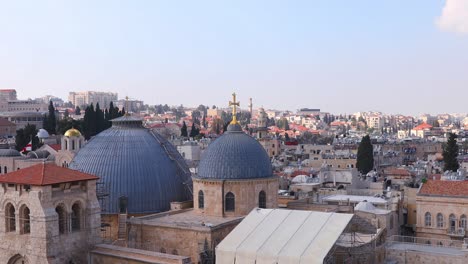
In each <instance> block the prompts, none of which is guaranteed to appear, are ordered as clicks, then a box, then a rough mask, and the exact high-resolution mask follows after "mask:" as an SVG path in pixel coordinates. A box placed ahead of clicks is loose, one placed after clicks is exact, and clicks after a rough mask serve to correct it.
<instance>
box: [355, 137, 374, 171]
mask: <svg viewBox="0 0 468 264" xmlns="http://www.w3.org/2000/svg"><path fill="white" fill-rule="evenodd" d="M356 168H357V169H358V171H359V172H360V173H362V174H367V173H368V172H369V171H371V170H372V169H373V168H374V149H373V147H372V143H371V140H370V137H369V135H366V136H364V137H363V138H362V140H361V143H359V147H358V152H357V161H356Z"/></svg>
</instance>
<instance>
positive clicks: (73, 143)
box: [71, 140, 75, 150]
mask: <svg viewBox="0 0 468 264" xmlns="http://www.w3.org/2000/svg"><path fill="white" fill-rule="evenodd" d="M71 143H72V144H71V145H72V147H71V149H72V150H75V140H72V142H71Z"/></svg>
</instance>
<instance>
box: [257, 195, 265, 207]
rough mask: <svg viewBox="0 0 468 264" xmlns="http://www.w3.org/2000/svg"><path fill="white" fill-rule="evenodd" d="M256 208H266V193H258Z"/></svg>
mask: <svg viewBox="0 0 468 264" xmlns="http://www.w3.org/2000/svg"><path fill="white" fill-rule="evenodd" d="M258 207H259V208H266V193H265V192H264V191H260V193H259V194H258Z"/></svg>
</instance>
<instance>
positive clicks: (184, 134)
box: [180, 121, 188, 137]
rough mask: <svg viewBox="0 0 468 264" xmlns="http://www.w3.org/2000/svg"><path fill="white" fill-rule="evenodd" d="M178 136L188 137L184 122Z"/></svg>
mask: <svg viewBox="0 0 468 264" xmlns="http://www.w3.org/2000/svg"><path fill="white" fill-rule="evenodd" d="M180 136H181V137H188V132H187V124H185V121H184V123H183V124H182V128H181V129H180Z"/></svg>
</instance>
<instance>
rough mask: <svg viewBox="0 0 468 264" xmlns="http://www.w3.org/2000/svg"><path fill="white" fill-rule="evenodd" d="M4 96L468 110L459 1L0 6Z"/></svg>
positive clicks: (463, 10)
mask: <svg viewBox="0 0 468 264" xmlns="http://www.w3.org/2000/svg"><path fill="white" fill-rule="evenodd" d="M0 6H1V8H0V88H12V89H16V90H17V92H18V97H19V98H21V99H25V98H36V97H41V96H44V95H48V94H51V95H56V96H58V97H61V98H63V99H67V96H68V92H70V91H87V90H96V91H113V92H117V93H118V94H119V97H120V98H124V97H125V96H129V97H130V98H134V99H141V100H143V101H144V102H145V103H148V104H161V103H162V104H166V103H167V104H169V105H180V104H183V105H184V106H198V105H199V104H204V105H210V106H211V105H217V106H220V107H223V106H227V103H228V101H229V100H230V99H231V94H232V92H236V93H237V94H238V99H239V100H240V102H241V108H246V107H247V104H248V99H249V98H250V97H251V98H253V104H254V108H256V107H259V106H263V107H265V108H275V109H289V110H296V109H299V108H302V107H309V108H320V109H322V111H327V112H332V113H354V112H358V111H371V110H372V111H382V112H386V113H402V114H414V115H417V114H421V113H432V114H435V113H461V112H468V1H467V0H446V1H442V0H412V1H408V0H391V1H390V0H386V1H375V0H341V1H337V0H326V1H323V0H322V1H318V0H308V1H282V0H277V1H275V0H268V1H267V0H256V1H240V0H238V1H228V0H226V1H179V0H170V1H169V0H167V1H157V0H154V1H150V0H148V1H143V0H133V1H130V0H128V1H117V0H108V1H105V0H101V1H87V0H80V1H58V0H57V1H50V0H45V1H34V0H31V1H26V0H25V1H22V0H18V1H7V0H0Z"/></svg>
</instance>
